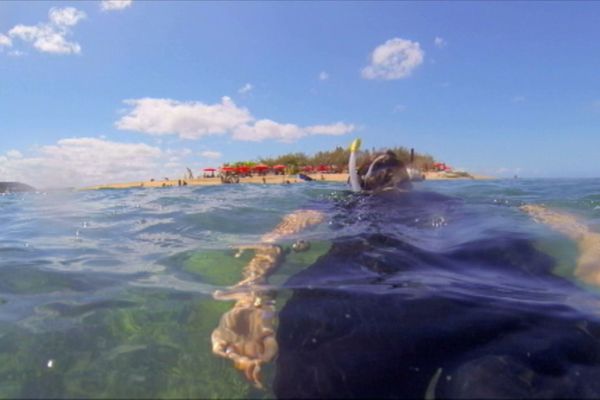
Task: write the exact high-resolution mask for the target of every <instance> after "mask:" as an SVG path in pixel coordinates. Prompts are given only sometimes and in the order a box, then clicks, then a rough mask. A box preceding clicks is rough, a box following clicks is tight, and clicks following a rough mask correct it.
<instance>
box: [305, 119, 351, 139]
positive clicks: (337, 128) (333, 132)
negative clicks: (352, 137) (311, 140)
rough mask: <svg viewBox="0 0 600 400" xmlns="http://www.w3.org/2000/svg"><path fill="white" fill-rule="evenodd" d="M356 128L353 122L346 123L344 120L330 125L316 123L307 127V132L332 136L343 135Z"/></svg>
mask: <svg viewBox="0 0 600 400" xmlns="http://www.w3.org/2000/svg"><path fill="white" fill-rule="evenodd" d="M354 130H355V126H354V125H351V124H344V123H343V122H336V123H335V124H329V125H314V126H309V127H307V128H306V132H307V133H308V134H309V135H330V136H341V135H345V134H347V133H350V132H352V131H354Z"/></svg>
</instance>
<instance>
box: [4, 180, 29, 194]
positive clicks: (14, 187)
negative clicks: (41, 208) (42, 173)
mask: <svg viewBox="0 0 600 400" xmlns="http://www.w3.org/2000/svg"><path fill="white" fill-rule="evenodd" d="M34 191H35V188H33V187H31V186H29V185H26V184H24V183H21V182H0V193H20V192H34Z"/></svg>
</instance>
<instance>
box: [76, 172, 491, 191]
mask: <svg viewBox="0 0 600 400" xmlns="http://www.w3.org/2000/svg"><path fill="white" fill-rule="evenodd" d="M424 175H425V179H426V180H432V181H433V180H453V179H475V180H481V179H493V178H492V177H488V176H483V175H474V174H470V176H468V177H466V176H458V175H455V174H452V173H447V172H424ZM308 176H310V177H311V178H312V179H314V180H317V181H325V182H347V181H348V174H347V173H341V174H308ZM180 181H181V183H182V184H183V182H184V181H185V183H186V184H187V186H211V185H222V184H223V183H221V179H219V178H218V177H214V178H195V179H181V180H177V179H170V180H157V181H137V182H127V183H110V184H105V185H96V186H89V187H85V188H83V189H82V190H98V189H129V188H161V187H174V186H175V187H176V186H179V182H180ZM286 182H289V183H290V184H291V183H301V182H304V181H303V180H301V179H298V176H297V175H266V176H258V175H253V176H251V177H244V178H240V183H263V184H264V183H266V184H279V185H281V184H286Z"/></svg>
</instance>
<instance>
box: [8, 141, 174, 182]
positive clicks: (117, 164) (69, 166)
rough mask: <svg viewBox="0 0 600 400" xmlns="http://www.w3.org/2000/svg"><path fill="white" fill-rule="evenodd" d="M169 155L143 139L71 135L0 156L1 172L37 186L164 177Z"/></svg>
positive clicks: (167, 172) (13, 178)
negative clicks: (127, 140) (131, 140)
mask: <svg viewBox="0 0 600 400" xmlns="http://www.w3.org/2000/svg"><path fill="white" fill-rule="evenodd" d="M168 157H169V156H168V155H167V154H166V153H165V152H163V151H161V149H159V148H157V147H152V146H149V145H147V144H144V143H119V142H111V141H107V140H102V139H98V138H86V137H83V138H70V139H62V140H59V141H58V142H57V143H56V144H55V145H49V146H43V147H40V148H37V149H36V150H35V151H34V152H33V154H32V155H28V156H24V155H23V154H21V153H20V152H19V151H17V150H11V151H9V152H8V153H6V154H5V155H4V156H0V176H2V177H3V179H6V180H15V181H21V182H24V183H28V184H30V185H33V186H36V187H38V188H45V187H65V186H82V185H92V184H101V183H109V182H124V181H137V180H147V179H149V178H152V177H154V178H162V177H163V176H164V175H165V174H167V176H169V175H168V174H171V175H173V174H177V173H183V169H182V168H181V167H180V168H177V169H173V170H169V169H168V167H167V166H166V164H167V163H168V162H169V160H168Z"/></svg>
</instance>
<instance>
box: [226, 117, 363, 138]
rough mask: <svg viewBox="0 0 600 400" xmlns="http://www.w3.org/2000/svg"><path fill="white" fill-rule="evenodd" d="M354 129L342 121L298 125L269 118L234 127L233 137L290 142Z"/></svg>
mask: <svg viewBox="0 0 600 400" xmlns="http://www.w3.org/2000/svg"><path fill="white" fill-rule="evenodd" d="M354 130H355V127H354V125H348V124H344V123H342V122H338V123H335V124H331V125H314V126H308V127H300V126H298V125H294V124H281V123H278V122H275V121H271V120H270V119H261V120H259V121H256V123H254V124H253V125H243V126H240V127H238V128H236V129H235V131H234V132H233V138H234V139H236V140H242V141H250V142H261V141H263V140H268V139H270V140H277V141H279V142H284V143H291V142H295V141H297V140H298V139H301V138H303V137H305V136H308V135H345V134H347V133H350V132H352V131H354Z"/></svg>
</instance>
